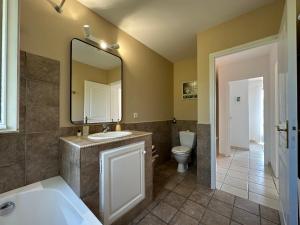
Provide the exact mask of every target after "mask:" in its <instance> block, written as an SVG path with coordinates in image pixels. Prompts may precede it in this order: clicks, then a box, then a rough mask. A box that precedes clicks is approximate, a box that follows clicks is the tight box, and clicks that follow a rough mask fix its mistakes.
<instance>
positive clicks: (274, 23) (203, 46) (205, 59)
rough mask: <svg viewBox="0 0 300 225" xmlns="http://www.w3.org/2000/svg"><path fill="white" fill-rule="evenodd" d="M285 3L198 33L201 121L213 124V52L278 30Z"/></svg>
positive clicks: (272, 5) (280, 2)
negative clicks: (210, 55)
mask: <svg viewBox="0 0 300 225" xmlns="http://www.w3.org/2000/svg"><path fill="white" fill-rule="evenodd" d="M283 5H284V2H283V1H281V0H280V1H276V2H275V3H273V4H270V5H267V6H265V7H262V8H259V9H257V10H255V11H253V12H250V13H248V14H244V15H242V16H239V17H237V18H235V19H233V20H231V21H228V22H226V23H223V24H220V25H218V26H216V27H213V28H211V29H209V30H207V31H204V32H201V33H198V35H197V77H198V123H202V124H209V54H210V53H214V52H217V51H221V50H224V49H229V48H232V47H235V46H238V45H241V44H245V43H247V42H251V41H255V40H259V39H262V38H265V37H268V36H271V35H275V34H277V33H278V31H279V27H280V21H281V16H282V12H283Z"/></svg>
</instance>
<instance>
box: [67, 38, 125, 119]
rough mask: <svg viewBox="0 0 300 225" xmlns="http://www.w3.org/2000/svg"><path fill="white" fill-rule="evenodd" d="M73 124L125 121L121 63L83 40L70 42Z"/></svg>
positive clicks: (120, 60) (113, 56)
mask: <svg viewBox="0 0 300 225" xmlns="http://www.w3.org/2000/svg"><path fill="white" fill-rule="evenodd" d="M70 61H71V68H70V69H71V82H70V83H71V88H70V90H71V93H70V96H71V99H70V101H71V109H70V112H71V122H72V123H73V124H83V123H89V124H93V123H104V122H117V121H120V120H121V119H122V59H121V58H120V57H119V56H116V55H114V54H112V53H110V52H106V51H104V50H102V49H100V48H97V47H95V46H93V45H91V44H89V43H87V42H84V41H82V40H80V39H76V38H75V39H73V40H72V41H71V60H70Z"/></svg>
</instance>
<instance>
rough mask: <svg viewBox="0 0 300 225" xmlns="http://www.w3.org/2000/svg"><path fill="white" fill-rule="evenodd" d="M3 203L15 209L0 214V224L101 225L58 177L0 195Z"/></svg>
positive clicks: (0, 202) (0, 200) (0, 201)
mask: <svg viewBox="0 0 300 225" xmlns="http://www.w3.org/2000/svg"><path fill="white" fill-rule="evenodd" d="M5 202H13V203H14V204H15V207H14V209H13V210H12V211H11V212H10V213H9V214H7V215H2V216H1V212H0V225H102V224H101V223H100V222H99V220H98V219H97V218H96V217H95V216H94V214H93V213H92V212H91V211H90V210H89V209H88V208H87V207H86V206H85V204H84V203H83V202H82V201H81V200H80V199H79V198H78V197H77V196H76V195H75V193H74V192H73V191H72V189H71V188H70V187H69V186H68V185H67V184H66V182H65V181H64V180H63V179H62V178H61V177H53V178H50V179H47V180H44V181H41V182H37V183H34V184H31V185H28V186H25V187H22V188H18V189H16V190H12V191H9V192H6V193H4V194H1V195H0V205H1V204H3V203H5ZM0 211H1V210H0Z"/></svg>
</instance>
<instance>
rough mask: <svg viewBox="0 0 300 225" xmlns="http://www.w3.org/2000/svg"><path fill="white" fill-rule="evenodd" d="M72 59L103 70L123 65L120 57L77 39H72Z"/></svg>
mask: <svg viewBox="0 0 300 225" xmlns="http://www.w3.org/2000/svg"><path fill="white" fill-rule="evenodd" d="M72 60H75V61H77V62H81V63H83V64H87V65H90V66H93V67H97V68H100V69H103V70H111V69H114V68H117V67H120V66H121V60H120V58H118V57H116V56H114V55H112V54H109V53H107V52H105V51H103V50H100V49H98V48H95V47H93V46H91V45H89V44H86V43H84V42H82V41H79V40H77V39H74V40H72Z"/></svg>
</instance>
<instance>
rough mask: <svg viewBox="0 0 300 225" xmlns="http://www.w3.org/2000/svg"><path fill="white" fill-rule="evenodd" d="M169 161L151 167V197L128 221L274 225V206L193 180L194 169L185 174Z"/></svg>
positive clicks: (276, 218)
mask: <svg viewBox="0 0 300 225" xmlns="http://www.w3.org/2000/svg"><path fill="white" fill-rule="evenodd" d="M176 169H177V163H176V162H175V161H170V162H168V163H166V164H165V165H163V166H160V167H158V168H156V169H155V171H154V200H153V202H152V203H151V204H150V205H149V206H148V208H147V209H146V210H144V211H143V212H142V213H141V214H140V215H139V216H138V217H136V218H135V219H134V220H133V221H132V222H131V223H130V225H166V224H170V225H238V224H244V225H275V224H280V220H279V214H278V211H277V210H274V209H271V208H269V207H265V206H262V205H260V204H257V203H254V202H252V201H249V200H247V199H244V198H240V197H238V196H234V195H232V194H229V193H226V192H223V191H221V190H216V191H214V190H211V189H209V188H206V187H203V186H201V185H198V184H196V169H195V168H191V169H189V171H188V172H187V173H185V174H179V173H177V171H176Z"/></svg>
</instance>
